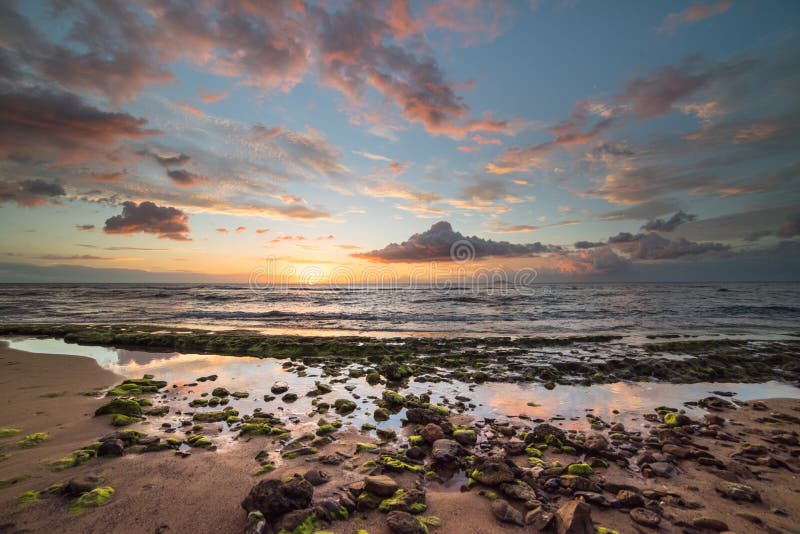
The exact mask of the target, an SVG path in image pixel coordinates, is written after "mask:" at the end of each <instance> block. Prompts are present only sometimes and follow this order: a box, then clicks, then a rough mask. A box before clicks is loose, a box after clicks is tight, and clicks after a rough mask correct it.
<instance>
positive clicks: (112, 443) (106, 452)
mask: <svg viewBox="0 0 800 534" xmlns="http://www.w3.org/2000/svg"><path fill="white" fill-rule="evenodd" d="M124 452H125V444H124V443H123V442H122V440H121V439H108V440H106V441H104V442H103V443H102V445H100V447H98V448H97V456H122V455H123V453H124Z"/></svg>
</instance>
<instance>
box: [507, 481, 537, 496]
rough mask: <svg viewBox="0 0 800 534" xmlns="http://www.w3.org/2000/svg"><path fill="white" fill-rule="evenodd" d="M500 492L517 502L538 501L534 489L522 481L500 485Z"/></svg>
mask: <svg viewBox="0 0 800 534" xmlns="http://www.w3.org/2000/svg"><path fill="white" fill-rule="evenodd" d="M500 491H502V492H503V495H505V496H506V497H508V498H509V499H513V500H517V501H532V500H535V499H536V492H535V491H533V488H532V487H530V486H529V485H528V484H526V483H525V482H522V481H520V480H515V481H514V482H511V483H507V482H506V483H503V484H500Z"/></svg>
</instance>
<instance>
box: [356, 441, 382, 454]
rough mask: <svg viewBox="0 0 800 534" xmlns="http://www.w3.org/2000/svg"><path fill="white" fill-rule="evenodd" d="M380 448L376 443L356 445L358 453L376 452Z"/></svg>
mask: <svg viewBox="0 0 800 534" xmlns="http://www.w3.org/2000/svg"><path fill="white" fill-rule="evenodd" d="M377 448H378V446H377V445H375V444H374V443H356V453H359V452H366V451H374V450H375V449H377Z"/></svg>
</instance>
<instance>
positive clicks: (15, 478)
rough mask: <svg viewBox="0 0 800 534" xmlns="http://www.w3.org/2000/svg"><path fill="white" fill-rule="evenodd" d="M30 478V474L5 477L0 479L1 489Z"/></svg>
mask: <svg viewBox="0 0 800 534" xmlns="http://www.w3.org/2000/svg"><path fill="white" fill-rule="evenodd" d="M29 478H31V476H30V475H16V476H13V477H9V478H4V479H3V480H0V489H5V488H8V487H9V486H13V485H14V484H16V483H18V482H22V481H23V480H28V479H29Z"/></svg>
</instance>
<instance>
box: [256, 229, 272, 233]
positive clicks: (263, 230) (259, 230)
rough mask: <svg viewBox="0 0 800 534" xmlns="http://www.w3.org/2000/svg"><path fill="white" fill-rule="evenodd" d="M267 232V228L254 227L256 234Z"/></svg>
mask: <svg viewBox="0 0 800 534" xmlns="http://www.w3.org/2000/svg"><path fill="white" fill-rule="evenodd" d="M267 232H269V228H256V233H257V234H266V233H267Z"/></svg>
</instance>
